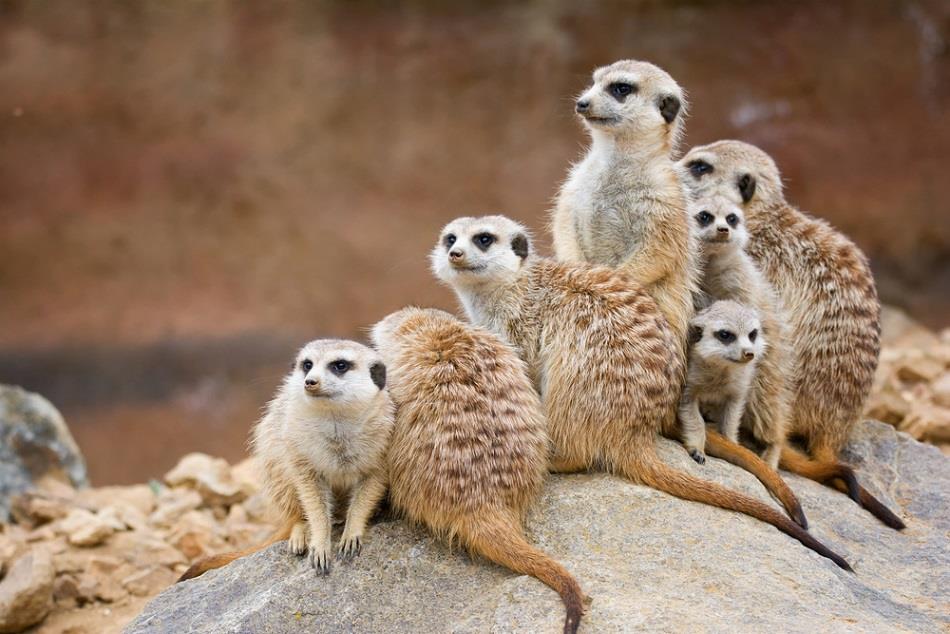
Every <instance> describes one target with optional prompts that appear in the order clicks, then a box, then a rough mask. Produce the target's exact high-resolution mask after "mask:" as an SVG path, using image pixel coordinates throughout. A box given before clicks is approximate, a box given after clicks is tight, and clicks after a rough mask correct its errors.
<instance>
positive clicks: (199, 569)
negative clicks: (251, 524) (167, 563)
mask: <svg viewBox="0 0 950 634" xmlns="http://www.w3.org/2000/svg"><path fill="white" fill-rule="evenodd" d="M293 525H294V522H292V521H288V522H287V523H286V524H285V525H284V526H283V527H281V528H280V529H278V530H277V531H275V532H274V533H273V534H272V535H271V536H270V537H268V538H267V539H265V540H264V541H263V542H261V543H259V544H255V545H254V546H250V547H248V548H245V549H244V550H235V551H232V552H229V553H221V554H220V555H211V556H209V557H203V558H201V559H199V560H198V561H196V562H195V563H193V564H192V565H191V568H189V569H188V570H186V571H185V572H184V574H182V576H181V577H179V578H178V582H182V581H185V580H187V579H194V578H195V577H200V576H201V575H203V574H204V573H206V572H208V571H209V570H214V569H215V568H221V567H222V566H226V565H228V564H229V563H231V562H232V561H234V560H235V559H240V558H241V557H247V556H248V555H252V554H254V553H256V552H257V551H259V550H263V549H264V548H267V547H268V546H270V545H271V544H274V543H277V542H279V541H281V540H283V539H287V538H288V537H290V529H291V528H292V527H293Z"/></svg>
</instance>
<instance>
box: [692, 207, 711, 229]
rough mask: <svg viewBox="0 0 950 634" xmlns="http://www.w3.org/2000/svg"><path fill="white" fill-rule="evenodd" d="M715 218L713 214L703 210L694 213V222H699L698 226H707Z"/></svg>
mask: <svg viewBox="0 0 950 634" xmlns="http://www.w3.org/2000/svg"><path fill="white" fill-rule="evenodd" d="M715 219H716V218H715V216H713V215H712V214H711V213H709V212H708V211H705V210H703V211H701V212H699V213H698V214H696V222H698V223H699V226H700V227H708V226H709V224H710V223H711V222H712V221H713V220H715Z"/></svg>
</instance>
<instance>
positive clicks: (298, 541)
mask: <svg viewBox="0 0 950 634" xmlns="http://www.w3.org/2000/svg"><path fill="white" fill-rule="evenodd" d="M287 550H289V551H290V552H291V553H293V554H294V555H302V554H304V553H305V552H307V524H306V523H304V522H297V523H296V524H294V526H293V528H291V529H290V537H289V538H288V539H287Z"/></svg>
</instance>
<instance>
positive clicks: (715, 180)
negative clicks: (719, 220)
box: [678, 141, 784, 209]
mask: <svg viewBox="0 0 950 634" xmlns="http://www.w3.org/2000/svg"><path fill="white" fill-rule="evenodd" d="M678 166H679V169H680V174H681V177H682V180H683V183H684V184H685V185H686V187H687V189H689V190H690V191H691V192H692V193H693V194H694V195H696V196H697V197H699V198H722V199H725V200H728V201H730V202H732V203H734V204H736V205H738V206H740V207H742V208H744V209H748V208H749V205H750V204H751V203H753V202H761V203H764V204H766V205H770V204H775V203H780V202H782V201H784V196H783V194H782V178H781V175H780V174H779V171H778V167H776V165H775V162H774V161H773V160H772V158H771V157H770V156H769V155H768V154H766V153H765V152H763V151H762V150H760V149H759V148H757V147H755V146H754V145H749V144H748V143H743V142H742V141H717V142H716V143H710V144H709V145H702V146H699V147H694V148H693V149H691V150H690V151H689V152H687V153H686V156H684V157H683V158H682V159H680V161H679V163H678Z"/></svg>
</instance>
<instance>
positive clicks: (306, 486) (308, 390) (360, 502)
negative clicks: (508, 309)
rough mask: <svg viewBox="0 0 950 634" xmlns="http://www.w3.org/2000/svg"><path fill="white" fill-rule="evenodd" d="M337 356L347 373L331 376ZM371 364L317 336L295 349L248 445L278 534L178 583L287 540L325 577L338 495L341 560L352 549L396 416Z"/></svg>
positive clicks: (365, 351)
mask: <svg viewBox="0 0 950 634" xmlns="http://www.w3.org/2000/svg"><path fill="white" fill-rule="evenodd" d="M340 360H342V361H346V362H347V363H350V364H352V367H351V368H350V369H348V370H347V371H345V372H344V373H343V374H342V375H340V376H337V375H336V374H335V373H334V372H332V371H331V370H330V369H329V365H330V364H332V363H334V362H336V361H340ZM304 364H310V365H312V367H310V369H307V368H308V367H309V365H304ZM373 366H378V367H377V368H376V370H377V371H378V370H379V368H382V362H381V361H380V360H379V356H378V355H377V354H376V353H375V352H373V351H372V350H370V349H369V348H367V347H366V346H364V345H362V344H359V343H356V342H353V341H342V340H335V339H324V340H317V341H313V342H311V343H309V344H307V345H306V346H304V347H303V349H301V351H300V352H299V353H298V354H297V359H296V361H295V363H294V366H293V369H292V370H291V372H290V373H289V374H288V375H287V376H286V377H285V378H284V382H283V384H282V385H281V387H280V388H279V390H278V391H277V395H276V396H275V397H274V399H273V400H272V401H271V402H270V403H268V405H267V410H266V412H265V414H264V416H263V418H262V419H261V420H260V422H259V423H258V424H257V425H256V426H255V428H254V432H253V438H252V441H251V446H252V451H253V454H254V456H255V457H256V459H257V461H258V464H259V467H260V470H261V478H262V485H263V490H264V492H265V494H266V495H267V497H268V499H269V500H270V502H271V505H272V507H273V510H274V511H275V514H276V516H277V517H278V518H279V521H280V522H281V523H282V524H283V525H284V528H283V529H281V530H280V531H278V532H277V533H276V534H275V535H274V536H272V537H271V538H270V539H269V540H267V542H265V543H264V544H261V545H260V546H257V547H254V548H251V549H248V550H245V551H241V552H237V553H228V554H225V555H216V556H213V557H210V558H206V559H204V560H201V561H199V562H197V563H196V564H195V565H194V566H192V568H191V569H189V570H188V571H187V572H186V573H185V575H184V576H183V577H182V579H190V578H192V577H196V576H198V575H200V574H202V573H204V572H205V571H207V570H210V569H212V568H218V567H220V566H223V565H225V564H227V563H229V562H230V561H233V560H234V559H237V558H238V557H242V556H245V555H247V554H250V553H251V552H255V551H256V550H259V549H260V548H262V547H264V546H266V545H268V544H270V543H273V542H275V541H279V540H280V539H285V538H289V540H288V549H289V550H290V552H292V553H294V554H297V555H303V554H305V553H309V559H310V562H311V564H312V565H313V566H314V568H316V569H317V570H319V571H321V572H323V573H324V574H326V573H328V572H329V570H330V561H331V559H332V550H331V542H330V539H331V532H332V518H333V503H334V500H335V499H336V498H337V497H347V498H348V500H349V504H348V508H347V512H346V522H345V524H344V528H343V534H342V536H341V537H340V544H339V548H338V554H339V555H340V557H342V558H349V557H353V556H354V555H356V554H358V553H359V551H360V549H361V548H362V539H363V534H364V533H365V531H366V523H367V521H368V520H369V518H370V516H371V515H372V512H373V510H374V509H375V508H376V505H377V503H378V502H379V500H380V499H381V498H382V497H383V495H384V494H385V492H386V482H387V477H386V448H387V445H388V442H389V436H390V432H391V430H392V426H393V413H394V412H393V404H392V401H391V400H390V398H389V393H388V391H387V390H386V389H385V387H380V385H378V384H377V383H376V382H374V381H378V380H379V379H378V378H377V379H374V378H373V376H372V374H371V369H372V368H373ZM381 374H382V376H383V377H385V371H384V370H383V371H381ZM306 380H311V381H312V382H313V384H312V385H310V386H307V385H306V384H305V381H306Z"/></svg>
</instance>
